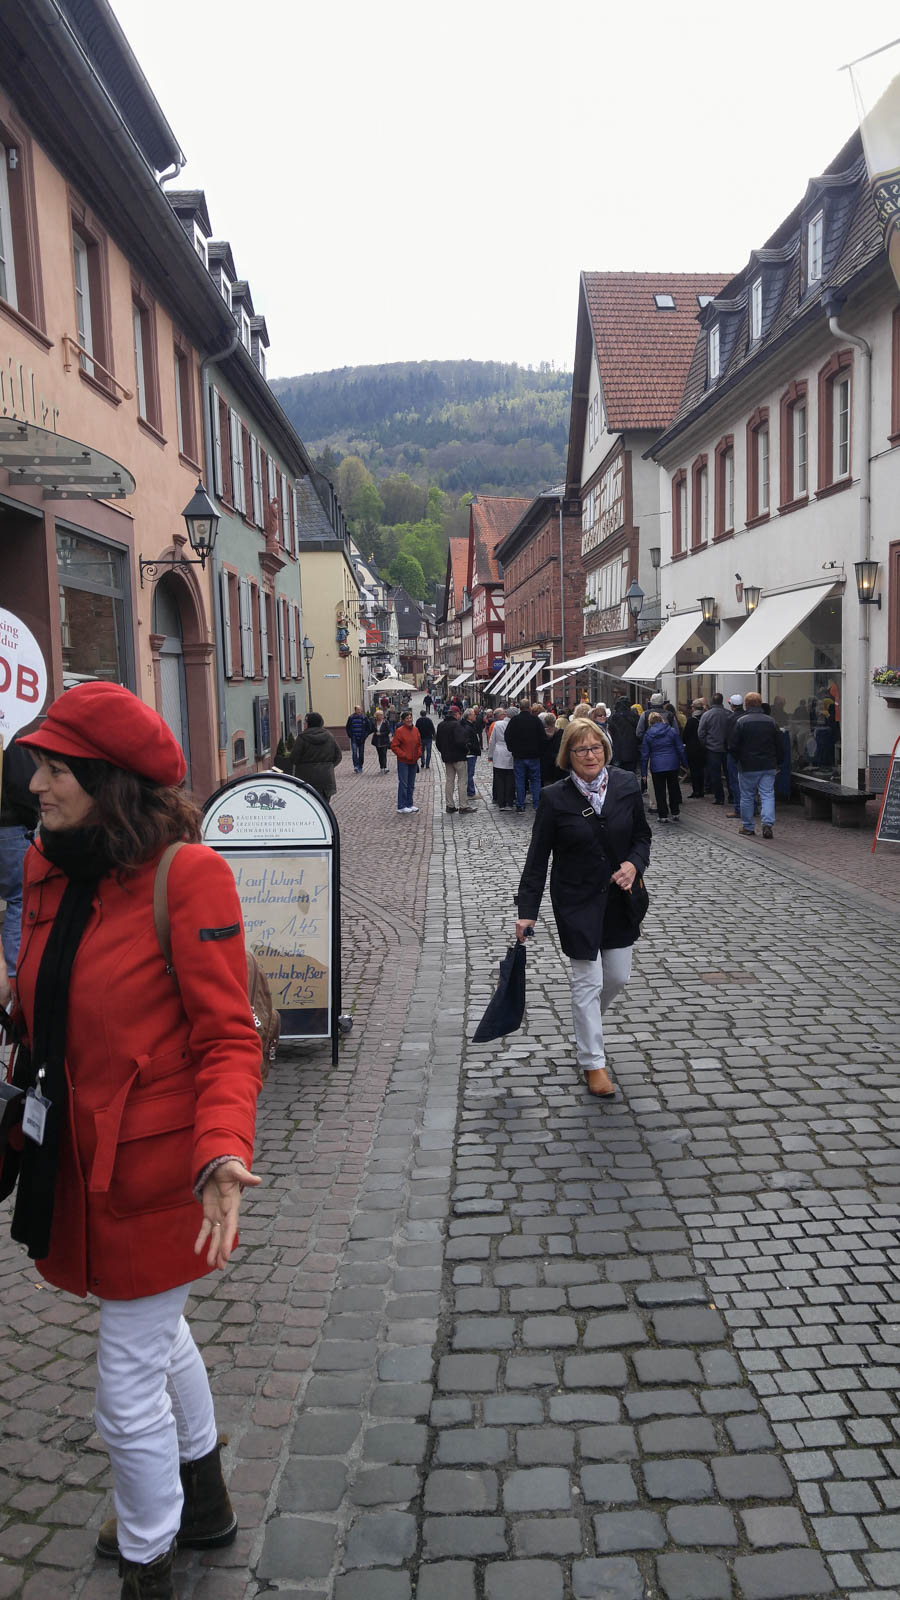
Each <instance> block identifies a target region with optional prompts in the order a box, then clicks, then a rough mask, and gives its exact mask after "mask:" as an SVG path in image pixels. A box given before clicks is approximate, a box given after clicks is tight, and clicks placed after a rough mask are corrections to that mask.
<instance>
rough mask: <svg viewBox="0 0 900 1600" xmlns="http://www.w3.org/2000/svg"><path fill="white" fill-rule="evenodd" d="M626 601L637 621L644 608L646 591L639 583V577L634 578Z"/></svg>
mask: <svg viewBox="0 0 900 1600" xmlns="http://www.w3.org/2000/svg"><path fill="white" fill-rule="evenodd" d="M625 602H626V604H627V606H628V609H629V611H630V612H631V615H632V616H633V617H634V620H635V622H637V619H638V617H639V616H640V614H641V612H642V611H643V609H644V591H643V589H642V588H641V586H640V584H639V583H638V581H637V578H632V580H631V588H630V589H629V590H628V593H627V594H626V596H625Z"/></svg>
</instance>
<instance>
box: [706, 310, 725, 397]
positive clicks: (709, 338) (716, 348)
mask: <svg viewBox="0 0 900 1600" xmlns="http://www.w3.org/2000/svg"><path fill="white" fill-rule="evenodd" d="M721 372H722V339H721V329H720V327H719V324H718V323H717V322H714V323H713V325H712V327H711V328H710V330H709V332H708V333H707V335H706V373H707V380H708V382H709V383H717V382H718V380H719V377H720V376H721Z"/></svg>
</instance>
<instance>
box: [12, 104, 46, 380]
mask: <svg viewBox="0 0 900 1600" xmlns="http://www.w3.org/2000/svg"><path fill="white" fill-rule="evenodd" d="M0 145H2V146H3V148H4V155H3V157H2V165H3V177H4V180H5V182H4V195H5V198H6V199H7V201H8V210H7V230H8V246H9V248H10V251H11V258H12V264H13V273H14V277H15V304H13V303H12V301H10V300H7V299H5V298H0V313H2V315H3V316H4V317H5V318H7V319H8V320H9V321H11V322H14V323H16V325H17V326H18V327H20V328H24V329H25V331H26V333H28V334H30V335H31V337H32V338H33V339H35V340H36V342H37V343H38V344H40V345H41V347H42V348H43V349H44V350H49V349H51V348H52V344H53V341H52V339H48V337H47V333H46V316H45V313H44V289H43V278H42V274H41V255H40V233H39V229H38V215H37V201H36V198H35V187H34V160H33V151H32V141H31V136H30V134H29V132H28V129H27V127H26V126H25V124H24V123H23V122H22V121H21V120H20V118H19V116H18V113H17V112H16V111H15V110H14V109H13V107H12V105H11V103H10V101H9V100H8V98H7V97H6V95H5V94H3V93H2V92H0ZM13 150H14V151H15V152H16V160H15V165H14V166H13V167H10V165H9V154H10V151H13Z"/></svg>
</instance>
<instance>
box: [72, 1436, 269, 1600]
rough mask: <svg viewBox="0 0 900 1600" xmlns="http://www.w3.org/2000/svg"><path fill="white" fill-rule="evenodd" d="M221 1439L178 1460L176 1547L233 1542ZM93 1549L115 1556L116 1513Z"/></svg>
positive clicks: (233, 1523)
mask: <svg viewBox="0 0 900 1600" xmlns="http://www.w3.org/2000/svg"><path fill="white" fill-rule="evenodd" d="M224 1443H225V1440H224V1439H220V1440H219V1442H218V1444H216V1445H214V1446H213V1448H212V1450H210V1451H209V1453H208V1454H207V1455H205V1456H201V1457H200V1460H199V1461H182V1463H181V1468H180V1471H181V1487H182V1488H183V1490H184V1505H183V1506H182V1508H181V1525H180V1527H179V1529H178V1532H177V1534H176V1535H175V1543H176V1544H177V1545H178V1547H179V1549H188V1550H215V1549H218V1548H219V1546H220V1545H225V1544H233V1543H234V1540H235V1539H236V1537H237V1528H238V1520H237V1517H236V1516H235V1514H234V1511H233V1509H232V1505H231V1500H230V1499H229V1496H228V1490H227V1488H226V1487H225V1478H224V1476H223V1473H222V1459H221V1450H222V1445H223V1444H224ZM96 1550H97V1554H98V1556H105V1557H106V1558H107V1560H115V1558H116V1557H117V1556H118V1554H119V1541H118V1528H117V1525H116V1518H115V1517H108V1518H107V1520H106V1522H104V1523H103V1526H102V1527H101V1529H100V1531H99V1533H98V1535H97V1545H96ZM154 1600H155V1596H154Z"/></svg>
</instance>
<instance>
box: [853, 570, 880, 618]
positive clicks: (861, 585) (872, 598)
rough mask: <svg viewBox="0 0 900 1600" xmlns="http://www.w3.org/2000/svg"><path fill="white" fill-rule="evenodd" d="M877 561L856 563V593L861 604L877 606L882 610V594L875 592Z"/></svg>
mask: <svg viewBox="0 0 900 1600" xmlns="http://www.w3.org/2000/svg"><path fill="white" fill-rule="evenodd" d="M879 565H880V563H879V562H877V561H857V562H855V563H854V571H855V573H856V593H857V595H858V596H859V603H860V605H861V606H877V607H878V609H879V611H880V610H881V595H880V594H876V593H875V585H876V583H877V582H878V568H879Z"/></svg>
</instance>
